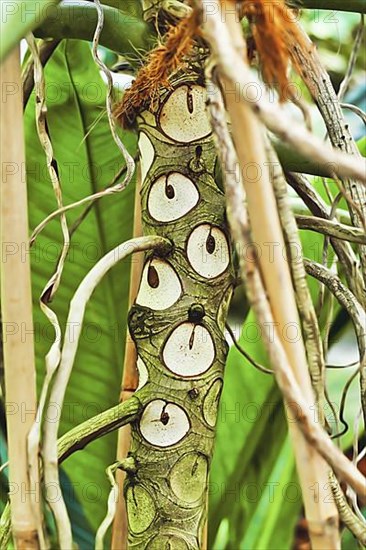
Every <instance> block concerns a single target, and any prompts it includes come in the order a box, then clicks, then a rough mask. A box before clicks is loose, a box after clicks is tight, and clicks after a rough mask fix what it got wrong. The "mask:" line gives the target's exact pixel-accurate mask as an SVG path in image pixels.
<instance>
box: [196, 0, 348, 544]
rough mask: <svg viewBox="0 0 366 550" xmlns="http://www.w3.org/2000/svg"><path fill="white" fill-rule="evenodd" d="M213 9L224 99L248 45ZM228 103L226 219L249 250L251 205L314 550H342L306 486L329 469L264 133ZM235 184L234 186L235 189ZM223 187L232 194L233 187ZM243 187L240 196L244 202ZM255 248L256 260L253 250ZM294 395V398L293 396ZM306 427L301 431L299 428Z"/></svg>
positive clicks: (330, 520) (326, 509)
mask: <svg viewBox="0 0 366 550" xmlns="http://www.w3.org/2000/svg"><path fill="white" fill-rule="evenodd" d="M202 4H203V7H204V8H205V6H206V1H205V0H204V1H203V2H202ZM215 8H216V9H217V11H216V10H215V14H211V15H210V10H207V11H205V12H204V21H205V30H206V33H207V38H208V40H209V43H210V45H211V49H212V50H213V52H214V55H215V58H214V59H215V61H217V66H218V70H219V74H220V76H221V77H222V79H223V81H224V82H223V90H224V94H225V90H227V89H230V88H231V87H232V85H233V83H234V81H233V79H232V78H230V77H229V76H228V75H229V72H228V71H226V70H225V69H224V68H223V66H224V65H225V64H226V62H227V57H226V56H225V54H223V52H225V50H228V49H229V48H230V49H232V50H233V51H234V47H233V45H232V43H231V41H232V40H234V44H235V47H236V55H237V56H238V57H240V58H241V59H245V55H246V53H245V43H244V40H243V37H242V33H241V27H240V25H238V23H237V22H236V20H235V14H234V16H233V15H232V16H231V17H230V16H229V14H228V13H226V14H225V19H226V24H227V26H226V25H225V24H224V23H223V17H222V14H221V13H220V8H219V4H218V3H217V5H216V6H215ZM231 13H232V12H231ZM239 52H240V55H239ZM237 77H238V75H236V77H235V78H237ZM239 77H240V75H239ZM208 88H209V90H210V89H211V88H212V85H210V86H208ZM225 100H226V106H227V110H228V113H229V115H230V119H231V123H232V134H233V139H234V142H235V146H236V152H237V155H238V161H239V167H240V171H239V170H238V167H237V162H236V160H234V161H233V162H232V163H231V164H230V165H229V166H228V164H227V162H226V160H227V159H225V158H223V159H222V160H223V162H222V165H223V166H224V168H225V176H227V174H228V173H229V177H230V182H231V184H232V185H231V190H230V193H229V190H228V189H227V201H228V204H230V209H229V208H228V218H229V222H230V224H231V226H232V231H233V237H234V240H235V242H236V245H237V247H238V246H239V247H240V246H243V245H245V246H246V245H248V244H250V242H251V238H250V237H249V227H248V224H247V220H246V223H245V221H244V222H243V221H242V222H240V223H242V224H243V225H241V226H240V224H238V222H237V221H236V222H233V219H235V220H245V218H246V216H245V208H244V204H245V198H246V199H247V204H248V213H249V216H250V219H251V228H252V232H253V233H252V235H253V239H254V241H255V242H256V244H257V245H259V247H260V249H261V250H262V254H261V255H260V258H259V260H258V258H256V257H255V254H254V257H253V258H252V261H254V262H256V261H259V264H260V271H261V274H262V276H263V279H264V284H265V287H266V290H265V291H264V289H263V284H262V281H261V279H260V276H259V272H258V270H257V269H256V268H255V265H256V264H255V263H254V264H253V263H252V262H250V263H249V262H248V261H247V262H244V260H243V254H241V253H240V249H239V251H238V252H239V257H240V260H239V261H240V262H241V269H242V276H244V277H245V280H246V288H247V291H248V295H249V298H250V301H251V303H252V307H253V309H254V311H255V312H256V314H257V318H258V320H259V322H260V323H261V324H262V326H263V327H266V326H267V327H268V326H270V327H272V328H273V330H271V335H270V336H269V337H268V334H267V335H266V338H267V339H268V340H267V345H268V348H269V349H268V352H269V354H270V357H272V364H273V367H274V369H275V372H276V377H277V380H278V383H279V385H280V388H281V390H282V391H283V393H284V396H285V401H286V405H287V407H288V408H290V410H292V411H293V410H294V408H293V405H295V408H296V407H297V406H299V401H297V400H295V402H294V403H292V402H291V399H289V396H290V395H289V394H290V393H291V391H290V392H289V385H290V386H292V390H294V388H296V387H297V390H299V386H298V385H300V384H301V388H302V395H301V401H302V406H301V405H300V410H301V414H300V415H297V417H296V420H298V422H296V423H295V424H292V423H290V425H289V429H290V433H291V437H292V440H293V444H294V452H295V456H296V461H297V469H298V473H299V476H300V480H301V486H302V489H303V498H304V504H305V509H306V515H307V519H308V522H309V530H310V537H311V539H312V544H313V548H324V547H329V548H330V547H331V548H339V546H340V542H339V533H338V513H337V509H336V507H335V506H334V504H333V503H327V502H325V500H326V499H324V496H325V494H322V495H320V498H319V502H318V503H314V499H313V495H310V491H309V487H311V486H312V484H313V483H318V484H319V487H322V488H323V486H324V485H325V484H326V483H327V480H328V466H327V464H326V462H325V461H324V460H323V459H322V458H320V457H319V456H318V455H317V453H316V452H315V451H314V447H313V445H311V444H309V441H308V440H307V439H306V438H307V436H309V432H308V431H307V430H303V429H304V425H303V424H302V420H301V419H305V417H306V416H308V411H310V410H312V409H313V408H314V407H313V404H314V400H313V393H312V388H311V383H310V378H309V375H308V367H307V362H306V354H305V349H304V347H303V342H302V339H301V338H298V334H297V338H296V342H294V341H293V340H292V342H290V341H289V339H288V338H286V336H285V334H284V330H285V327H286V326H292V327H294V326H295V327H296V328H297V330H298V328H299V319H298V313H297V307H296V303H295V298H294V293H293V288H292V282H291V277H290V273H289V270H288V265H287V263H286V260H285V259H284V258H283V256H282V251H283V250H284V241H283V236H282V231H281V226H280V222H279V218H278V213H277V207H276V203H275V199H274V195H273V189H272V184H271V181H270V177H269V171H268V162H267V159H266V152H265V148H264V140H263V128H262V127H261V125H260V124H259V122H258V120H257V119H256V117H255V116H254V115H253V113H252V111H251V110H250V109H249V108H248V106H247V105H246V104H245V103H237V102H235V101H233V98H232V97H231V96H230V94H225ZM216 124H217V120H215V121H214V124H213V128H214V131H215V132H217V128H216V126H215V125H216ZM222 148H223V144H222V142H221V143H220V146H219V148H218V149H219V154H222V153H220V151H221V149H222ZM226 150H227V147H226ZM231 157H232V158H234V157H235V154H234V153H233V154H232V155H231ZM249 163H250V164H252V165H253V164H254V166H257V167H259V174H258V179H257V181H256V185H253V184H250V183H248V181H245V180H244V181H243V184H244V187H245V193H244V189H243V188H242V186H241V183H240V182H241V174H244V173H245V171H244V169H245V166H248V164H249ZM233 176H234V178H233ZM225 179H226V178H225ZM233 179H234V180H236V181H235V190H234V185H233ZM226 185H227V187H228V184H226ZM238 188H240V190H241V193H242V194H241V196H240V192H239V191H238ZM234 193H235V196H234ZM245 195H246V197H245ZM243 211H244V212H243ZM239 212H240V213H239ZM259 212H260V213H261V215H260V216H259V215H258V213H259ZM263 220H266V222H267V223H263ZM271 243H272V244H274V245H275V246H274V248H275V250H274V253H273V254H271V255H270V257H268V256H267V255H266V254H263V250H265V249H266V248H265V246H266V245H267V246H268V244H271ZM276 247H277V250H276ZM245 249H246V248H245ZM250 249H251V252H252V253H253V247H251V248H250ZM278 251H279V253H278ZM266 294H267V295H268V297H269V300H270V304H271V309H270V306H269V304H268V302H267V298H266ZM277 327H279V329H277ZM267 333H268V331H267ZM284 365H286V367H284ZM291 380H292V381H291ZM293 384H294V385H293ZM294 393H295V394H296V393H297V391H296V389H295V392H294ZM293 396H294V394H292V397H293ZM312 424H313V426H311V428H313V427H314V426H316V428H319V425H318V424H315V423H314V422H313V421H312ZM301 426H302V429H300V427H301ZM307 428H310V426H309V424H307ZM305 432H307V434H305ZM323 433H324V432H323ZM304 435H305V437H304ZM312 443H313V439H312Z"/></svg>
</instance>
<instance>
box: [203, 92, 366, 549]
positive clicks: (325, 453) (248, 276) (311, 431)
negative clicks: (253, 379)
mask: <svg viewBox="0 0 366 550" xmlns="http://www.w3.org/2000/svg"><path fill="white" fill-rule="evenodd" d="M209 90H210V113H211V117H212V121H213V129H214V135H215V139H216V141H217V145H218V153H219V155H220V159H221V163H222V166H224V167H225V187H226V193H227V212H228V217H229V222H230V225H231V229H232V234H233V237H234V240H235V242H236V246H237V248H238V250H241V246H243V247H245V250H246V251H247V252H251V257H250V258H248V254H246V259H247V260H248V261H246V262H245V261H244V256H243V255H242V254H239V261H240V267H241V273H242V275H243V276H244V278H245V281H246V285H247V287H246V288H247V290H248V293H249V298H250V301H251V304H252V307H253V309H254V311H255V312H256V314H257V317H258V320H259V321H260V323H261V326H262V330H263V334H264V335H265V337H266V340H265V343H266V346H267V350H268V352H269V355H270V359H271V362H272V364H273V365H274V367H275V375H276V379H277V382H278V384H279V386H280V389H281V391H282V392H283V394H284V396H285V400H286V402H287V406H288V407H289V409H290V411H291V412H292V413H293V414H294V417H295V418H296V420H297V421H298V425H299V427H300V428H301V430H302V432H303V434H304V436H305V437H306V439H307V441H309V443H310V444H311V446H312V447H313V449H314V451H315V450H316V451H318V452H319V454H320V455H321V456H322V457H323V458H325V459H326V460H327V461H328V462H329V464H330V465H331V466H332V467H333V468H334V470H335V471H336V472H337V473H338V475H339V476H340V477H341V478H342V479H344V480H346V481H347V482H348V483H350V485H352V486H353V487H354V488H355V487H357V492H358V494H359V495H360V496H361V498H364V495H365V490H366V482H365V478H364V477H363V476H362V474H361V473H360V472H359V471H358V470H357V469H356V468H355V466H354V465H353V464H352V463H351V462H350V461H349V460H348V459H347V458H346V457H345V456H344V455H343V453H342V452H341V451H340V450H339V449H338V448H337V447H335V446H334V444H333V443H332V441H331V440H330V438H329V436H328V435H327V434H326V433H325V432H324V430H323V429H322V428H321V426H320V425H319V423H316V422H314V418H313V415H312V414H311V413H310V410H309V404H308V403H306V402H305V400H304V398H303V391H302V388H301V389H300V386H299V385H298V383H297V381H296V380H295V378H294V375H293V374H292V371H291V368H290V366H289V363H288V359H287V356H286V354H285V352H284V349H283V347H282V343H281V342H280V340H279V337H278V334H277V329H275V330H274V331H272V332H271V333H270V332H269V331H268V330H265V327H268V326H273V325H274V321H273V316H272V313H271V310H270V308H269V304H268V301H267V298H266V292H265V290H264V288H263V284H262V281H261V277H260V273H259V269H258V266H257V265H256V261H257V258H256V254H255V251H254V250H253V247H250V245H251V244H252V242H251V240H250V230H249V225H248V216H247V212H246V209H245V201H246V197H245V192H244V189H243V187H242V186H241V185H238V181H240V172H239V169H238V163H237V157H236V154H235V151H234V148H233V146H232V142H231V138H230V135H229V132H228V130H227V126H226V118H225V116H226V115H225V112H224V109H223V106H222V101H221V99H218V89H217V88H216V87H214V86H213V85H212V84H211V83H210V86H209ZM328 520H329V522H328V521H327V522H326V524H325V525H324V524H322V525H323V526H324V527H325V529H326V530H327V529H330V530H331V531H333V532H334V527H335V526H334V524H333V525H332V519H331V518H330V517H329V518H328ZM317 527H318V528H319V524H318V525H317ZM329 547H332V548H335V546H333V545H331V546H329Z"/></svg>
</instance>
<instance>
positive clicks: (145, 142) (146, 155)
mask: <svg viewBox="0 0 366 550" xmlns="http://www.w3.org/2000/svg"><path fill="white" fill-rule="evenodd" d="M138 147H139V150H140V165H141V181H142V182H144V180H145V178H146V174H147V173H148V171H149V170H150V168H151V165H152V163H153V162H154V157H155V151H154V147H153V145H152V143H151V141H150V139H149V138H148V137H147V135H146V134H145V133H144V132H140V136H139V142H138Z"/></svg>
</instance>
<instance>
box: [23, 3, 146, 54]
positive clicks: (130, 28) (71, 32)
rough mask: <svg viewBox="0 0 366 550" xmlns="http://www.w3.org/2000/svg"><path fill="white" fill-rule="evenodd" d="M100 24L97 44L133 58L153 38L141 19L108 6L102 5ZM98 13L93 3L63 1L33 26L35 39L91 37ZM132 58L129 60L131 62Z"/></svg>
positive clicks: (89, 38) (143, 49) (90, 38)
mask: <svg viewBox="0 0 366 550" xmlns="http://www.w3.org/2000/svg"><path fill="white" fill-rule="evenodd" d="M103 11H104V27H103V30H102V32H101V35H100V44H101V45H102V46H105V47H106V48H109V49H111V50H113V51H115V52H117V53H120V54H122V55H127V54H128V55H129V56H131V57H132V58H133V59H138V52H139V50H142V52H140V57H142V56H143V54H144V51H145V50H146V49H149V48H150V47H151V44H152V42H153V40H154V37H155V35H154V33H153V32H152V27H151V26H150V25H149V24H148V23H145V22H144V21H143V20H142V19H137V18H136V17H134V16H132V15H131V14H129V13H126V12H124V11H121V10H118V9H116V8H114V7H111V6H105V5H104V6H103ZM97 21H98V14H97V10H96V7H95V5H94V4H93V3H91V2H87V1H86V0H75V1H73V0H71V1H67V2H65V1H63V2H61V3H60V4H59V5H58V6H56V7H55V8H54V9H53V10H49V16H48V17H47V18H46V19H45V20H44V21H43V22H42V24H41V25H40V26H39V27H38V28H37V29H35V31H34V35H35V36H36V37H37V38H53V39H58V40H61V39H63V38H78V39H81V40H88V41H92V40H93V35H94V32H95V28H96V25H97ZM132 61H133V60H131V62H132Z"/></svg>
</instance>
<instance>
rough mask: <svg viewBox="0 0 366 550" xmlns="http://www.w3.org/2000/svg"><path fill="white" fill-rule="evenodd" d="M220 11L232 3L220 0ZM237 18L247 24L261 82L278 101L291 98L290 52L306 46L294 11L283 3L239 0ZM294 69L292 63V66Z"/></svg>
mask: <svg viewBox="0 0 366 550" xmlns="http://www.w3.org/2000/svg"><path fill="white" fill-rule="evenodd" d="M221 3H222V5H223V9H225V5H229V4H231V9H232V5H233V2H232V0H221ZM239 8H240V15H241V16H246V17H247V19H248V21H249V22H250V24H251V28H252V33H253V39H254V42H255V48H256V51H257V52H258V56H259V60H260V64H261V72H262V75H263V79H264V81H265V82H266V83H267V84H268V85H269V86H271V87H273V88H276V89H277V90H278V93H279V96H280V100H281V101H284V100H286V99H291V98H292V96H293V85H292V84H290V82H289V79H288V74H289V67H290V61H292V62H294V60H293V59H292V50H293V48H294V46H295V45H296V44H297V45H299V46H301V47H306V44H305V43H304V38H303V36H302V34H301V32H300V31H299V28H298V26H297V24H296V21H297V18H298V12H296V11H294V10H293V9H291V8H289V7H288V6H286V4H285V1H284V0H241V2H240V7H239ZM294 68H295V69H296V63H294Z"/></svg>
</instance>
